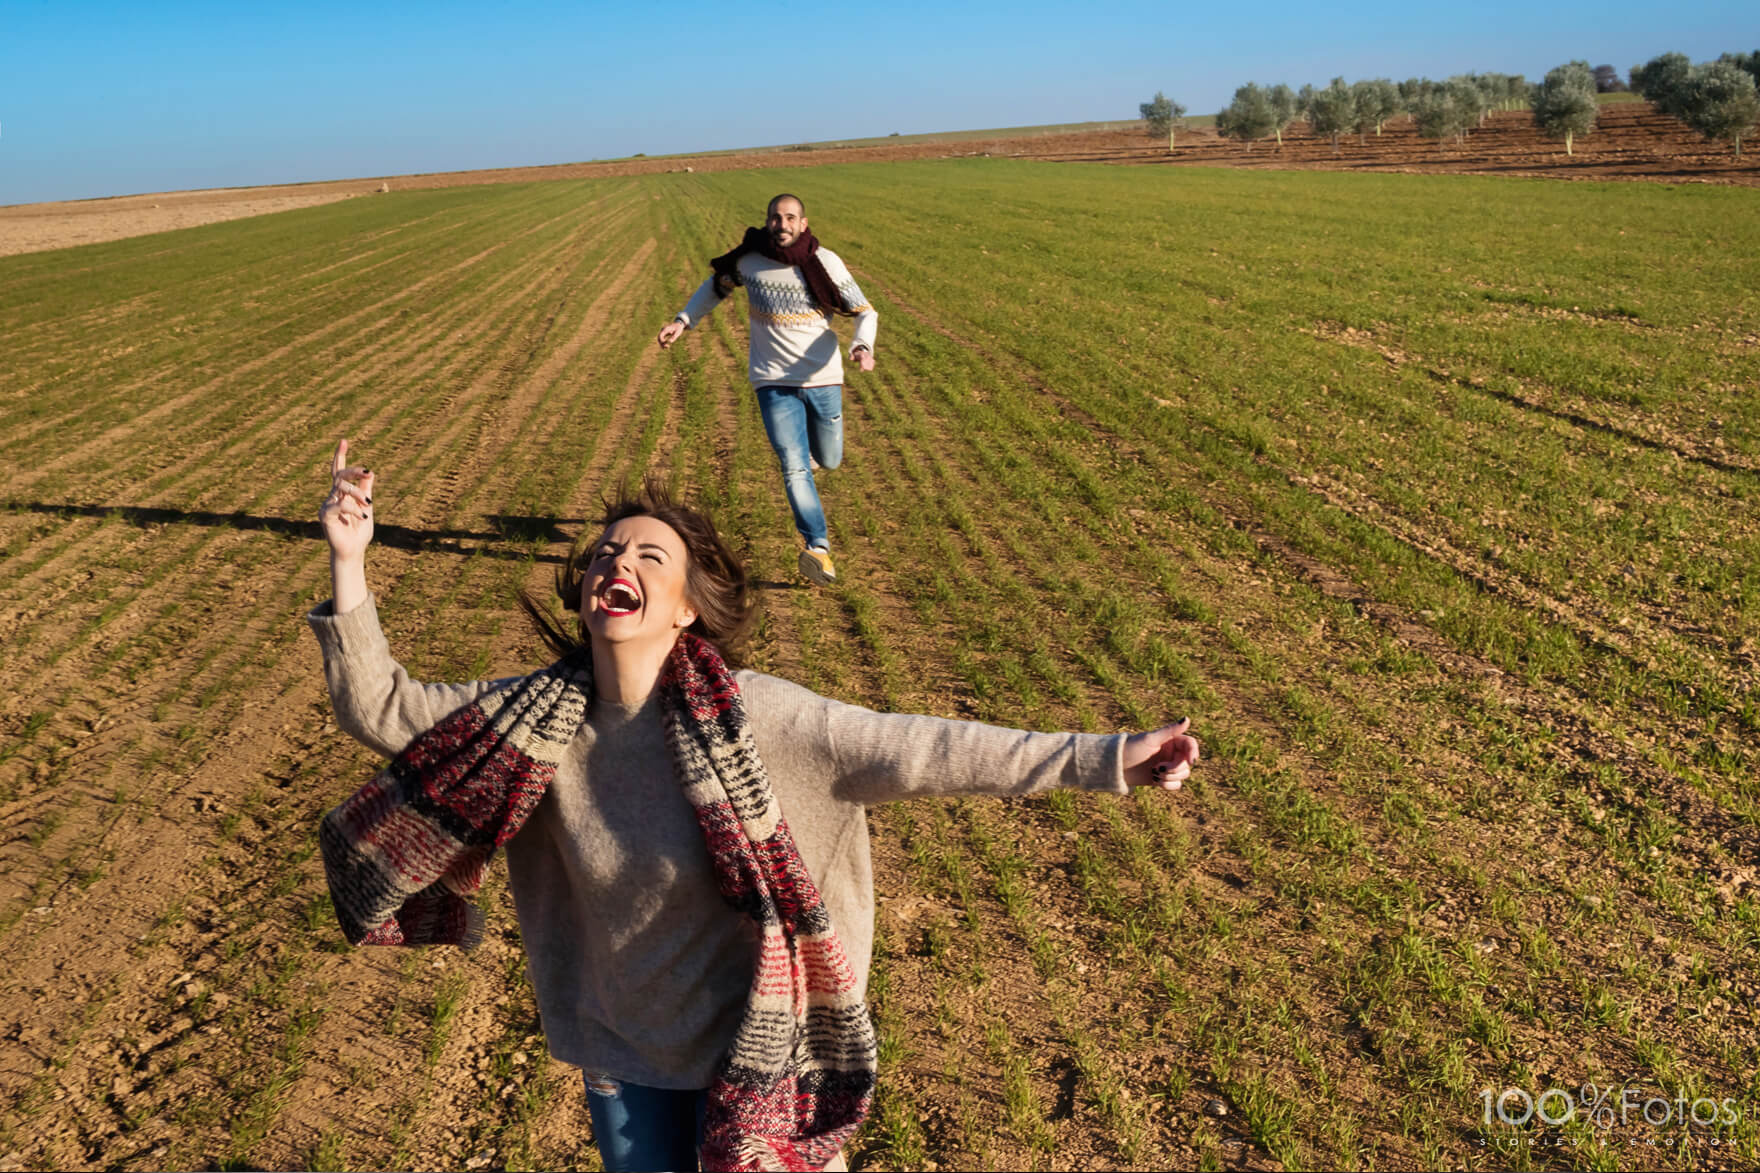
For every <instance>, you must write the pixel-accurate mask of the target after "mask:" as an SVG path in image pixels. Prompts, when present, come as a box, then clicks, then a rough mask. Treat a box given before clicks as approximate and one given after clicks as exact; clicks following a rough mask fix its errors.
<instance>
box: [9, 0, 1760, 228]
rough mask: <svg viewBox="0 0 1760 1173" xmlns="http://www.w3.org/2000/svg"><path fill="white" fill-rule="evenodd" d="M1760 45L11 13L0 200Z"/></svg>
mask: <svg viewBox="0 0 1760 1173" xmlns="http://www.w3.org/2000/svg"><path fill="white" fill-rule="evenodd" d="M1755 48H1760V5H1757V4H1756V3H1755V0H1695V2H1692V3H1687V4H1680V3H1656V2H1655V0H1644V2H1642V3H1640V2H1638V0H1594V2H1589V0H1555V2H1550V3H1536V2H1534V0H1522V2H1519V3H1518V2H1515V0H1486V2H1484V3H1480V4H1444V5H1428V4H1410V3H1399V4H1395V3H1380V4H1365V3H1357V4H1346V5H1342V6H1341V5H1335V4H1325V3H1316V2H1315V0H1261V2H1260V3H1258V4H1243V3H1236V4H1219V3H1214V2H1207V3H1201V4H1193V5H1182V4H1171V3H1165V2H1164V3H1112V2H1107V0H1096V2H1095V3H1091V4H1056V3H1037V2H1034V0H1019V2H1017V3H1013V4H993V3H977V4H973V3H960V2H957V0H940V2H937V3H919V2H917V0H881V2H879V3H856V4H848V5H842V6H838V5H806V4H800V5H789V4H780V5H766V6H762V7H760V8H757V9H749V8H746V7H744V6H741V5H738V4H730V3H725V2H723V3H712V4H711V3H703V4H699V3H696V2H694V0H679V2H677V3H672V4H660V5H646V4H628V3H622V4H600V3H572V4H564V3H531V2H506V3H503V2H499V0H477V2H476V3H468V4H467V3H451V2H445V0H442V2H437V3H426V4H413V3H411V4H403V3H395V2H382V3H374V2H356V3H350V4H340V3H330V2H328V0H308V2H304V3H300V4H282V3H277V2H274V0H261V2H258V0H229V2H228V3H223V4H222V3H178V2H176V0H160V2H152V3H149V2H147V0H141V2H138V3H131V4H122V3H108V2H102V0H53V2H51V0H0V204H14V203H25V202H34V201H38V200H54V199H77V198H83V197H87V196H103V195H122V194H127V193H131V192H144V191H167V190H173V189H179V188H193V187H223V186H242V185H254V184H266V183H286V182H298V181H305V180H316V179H339V178H347V177H354V176H373V175H395V174H401V173H408V172H417V171H448V170H455V169H468V168H478V167H502V166H521V165H528V164H541V163H565V162H573V161H577V160H583V159H594V158H608V157H613V156H619V155H629V154H634V153H636V152H638V151H641V152H646V153H648V154H662V153H672V152H679V151H690V150H706V149H713V148H718V147H739V146H755V145H763V144H771V143H788V142H801V141H809V140H817V139H830V138H842V137H857V136H867V135H883V134H888V133H891V132H893V131H898V132H900V133H902V134H912V133H917V132H922V131H937V130H959V129H971V128H981V127H995V126H1020V125H1030V124H1034V123H1047V122H1076V121H1087V120H1092V119H1107V118H1128V117H1131V116H1133V115H1134V114H1135V113H1136V107H1137V104H1138V103H1139V102H1142V101H1145V100H1147V99H1148V98H1150V97H1151V96H1153V94H1154V92H1155V91H1156V90H1158V89H1159V90H1165V91H1166V92H1167V94H1168V96H1169V97H1172V98H1174V99H1176V100H1178V101H1180V102H1183V103H1184V104H1185V105H1186V106H1187V107H1189V108H1190V109H1191V111H1192V112H1193V113H1208V112H1212V111H1214V110H1216V109H1217V108H1219V107H1220V106H1222V105H1223V104H1225V103H1226V102H1227V100H1228V97H1229V95H1230V94H1231V93H1232V92H1233V90H1234V87H1235V86H1237V85H1239V84H1241V83H1242V82H1246V81H1260V82H1265V83H1272V82H1279V81H1281V82H1287V83H1289V84H1291V85H1294V86H1299V85H1300V84H1301V83H1303V82H1309V81H1311V82H1316V83H1321V84H1324V83H1325V81H1326V80H1327V79H1329V78H1331V77H1333V76H1334V75H1339V74H1342V75H1343V76H1344V77H1346V78H1347V79H1349V80H1356V79H1357V78H1361V77H1379V76H1387V77H1392V78H1395V79H1399V78H1404V77H1411V76H1429V77H1446V76H1447V75H1449V74H1452V73H1461V72H1467V71H1489V70H1496V71H1500V72H1506V73H1524V74H1526V75H1528V76H1529V77H1531V78H1537V77H1539V76H1540V75H1541V74H1543V73H1544V72H1545V71H1546V70H1547V69H1549V68H1551V67H1552V66H1554V65H1557V64H1559V63H1561V62H1563V61H1567V60H1570V59H1572V58H1583V59H1586V60H1587V61H1588V62H1589V63H1590V64H1591V65H1599V64H1601V63H1603V62H1605V63H1609V64H1612V65H1614V66H1616V67H1617V68H1618V69H1619V70H1620V71H1621V73H1622V74H1623V73H1624V72H1625V71H1626V70H1627V69H1629V68H1630V67H1631V66H1632V65H1634V64H1638V63H1641V62H1643V61H1646V60H1648V59H1649V58H1651V57H1653V56H1655V55H1656V54H1658V53H1661V52H1665V51H1668V50H1678V51H1680V52H1684V53H1686V54H1687V55H1688V56H1689V57H1691V58H1693V60H1695V61H1699V60H1706V59H1709V58H1712V57H1715V56H1717V55H1718V54H1719V53H1723V52H1729V51H1737V50H1739V51H1743V52H1746V51H1750V50H1753V49H1755Z"/></svg>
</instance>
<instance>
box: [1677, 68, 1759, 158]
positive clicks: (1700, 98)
mask: <svg viewBox="0 0 1760 1173" xmlns="http://www.w3.org/2000/svg"><path fill="white" fill-rule="evenodd" d="M1677 103H1678V105H1679V106H1680V109H1681V113H1680V115H1679V117H1680V119H1681V121H1682V122H1685V123H1686V124H1687V125H1688V126H1690V127H1692V128H1693V129H1694V130H1696V131H1698V132H1699V133H1700V134H1702V135H1704V136H1705V137H1706V138H1709V139H1728V140H1729V141H1731V142H1733V143H1734V144H1735V148H1736V158H1738V159H1739V158H1741V157H1742V139H1743V138H1744V137H1746V136H1747V135H1748V134H1749V133H1750V132H1751V131H1752V130H1753V129H1754V124H1755V122H1757V121H1760V93H1757V92H1756V90H1755V86H1754V79H1753V77H1752V76H1751V75H1750V74H1748V72H1747V71H1746V70H1744V69H1742V68H1741V67H1740V66H1738V65H1735V64H1733V63H1731V62H1729V61H1711V62H1707V63H1706V64H1704V65H1695V66H1694V67H1693V69H1692V72H1691V73H1689V74H1688V75H1687V81H1686V85H1684V86H1683V87H1682V88H1681V92H1680V94H1679V95H1678V97H1677Z"/></svg>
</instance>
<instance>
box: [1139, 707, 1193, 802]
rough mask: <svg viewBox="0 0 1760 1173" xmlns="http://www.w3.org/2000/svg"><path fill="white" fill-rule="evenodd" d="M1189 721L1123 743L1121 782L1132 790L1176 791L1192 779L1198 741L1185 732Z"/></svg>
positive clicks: (1182, 721)
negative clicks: (1135, 788) (1134, 788)
mask: <svg viewBox="0 0 1760 1173" xmlns="http://www.w3.org/2000/svg"><path fill="white" fill-rule="evenodd" d="M1191 725H1192V723H1191V721H1190V720H1189V719H1186V718H1182V719H1180V720H1179V721H1177V722H1175V723H1174V724H1172V725H1163V726H1162V727H1161V728H1159V729H1151V730H1150V731H1149V732H1147V733H1133V734H1131V735H1130V736H1129V737H1127V738H1125V739H1124V780H1125V781H1126V782H1128V783H1130V784H1131V785H1132V786H1157V787H1160V788H1161V789H1162V790H1178V789H1179V788H1180V787H1181V786H1182V785H1183V784H1184V783H1185V780H1186V779H1187V778H1189V777H1191V776H1192V766H1193V765H1195V764H1196V763H1197V761H1198V757H1199V754H1198V739H1197V738H1196V737H1193V736H1191V735H1190V734H1188V733H1187V732H1186V730H1187V729H1189V728H1191Z"/></svg>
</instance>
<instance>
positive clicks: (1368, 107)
mask: <svg viewBox="0 0 1760 1173" xmlns="http://www.w3.org/2000/svg"><path fill="white" fill-rule="evenodd" d="M1351 97H1352V99H1353V100H1354V101H1355V102H1356V107H1357V121H1356V128H1357V135H1358V137H1359V138H1360V137H1362V135H1364V134H1365V133H1367V130H1368V128H1369V127H1371V126H1373V127H1374V128H1375V137H1376V138H1380V137H1381V126H1382V124H1383V123H1385V122H1386V121H1387V120H1388V119H1389V118H1392V117H1393V116H1394V115H1395V114H1398V113H1399V107H1400V102H1399V90H1398V89H1396V88H1395V87H1394V84H1393V83H1392V82H1391V81H1388V80H1387V79H1386V78H1384V77H1381V78H1376V79H1375V80H1374V81H1360V82H1358V83H1357V84H1356V85H1354V86H1352V87H1351Z"/></svg>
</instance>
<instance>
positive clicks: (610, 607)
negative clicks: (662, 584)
mask: <svg viewBox="0 0 1760 1173" xmlns="http://www.w3.org/2000/svg"><path fill="white" fill-rule="evenodd" d="M600 598H601V599H602V600H603V602H604V605H605V610H606V612H607V613H608V614H611V615H628V614H629V613H630V612H632V611H634V610H636V609H637V608H638V607H640V606H641V605H642V599H641V596H640V595H638V594H636V592H635V591H633V590H631V589H630V588H629V587H627V586H625V585H624V584H622V583H618V582H614V583H612V584H611V585H610V586H608V587H606V588H605V591H604V593H603V594H602V595H601V596H600Z"/></svg>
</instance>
